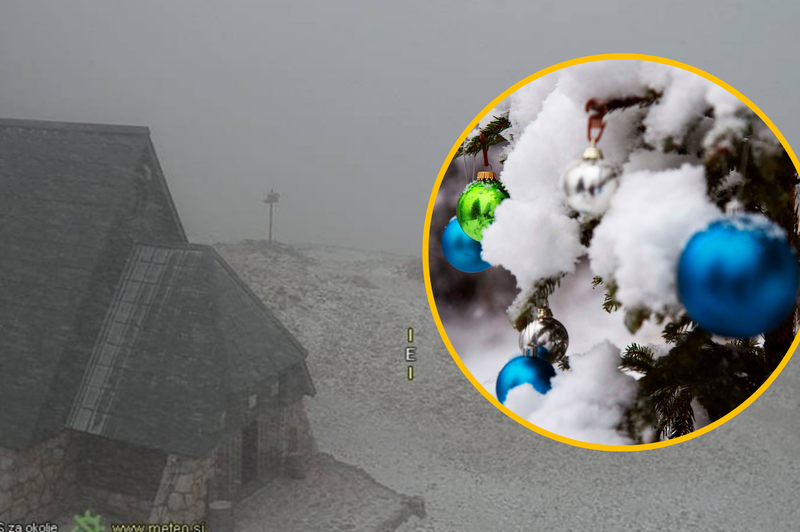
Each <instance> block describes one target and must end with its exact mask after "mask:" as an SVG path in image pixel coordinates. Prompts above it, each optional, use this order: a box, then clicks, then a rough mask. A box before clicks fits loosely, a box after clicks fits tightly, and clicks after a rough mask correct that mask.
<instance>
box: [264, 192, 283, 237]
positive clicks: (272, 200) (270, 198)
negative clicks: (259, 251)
mask: <svg viewBox="0 0 800 532" xmlns="http://www.w3.org/2000/svg"><path fill="white" fill-rule="evenodd" d="M279 197H280V195H279V194H278V193H277V192H275V189H274V188H273V189H270V191H269V194H267V199H265V200H264V203H269V243H270V244H271V243H272V208H273V207H274V206H275V204H276V203H278V198H279Z"/></svg>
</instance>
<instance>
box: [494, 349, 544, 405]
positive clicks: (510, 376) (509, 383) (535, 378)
mask: <svg viewBox="0 0 800 532" xmlns="http://www.w3.org/2000/svg"><path fill="white" fill-rule="evenodd" d="M555 375H556V370H555V368H553V365H552V364H550V363H549V362H547V361H546V360H545V359H543V358H539V357H525V356H519V357H516V358H513V359H511V360H510V361H509V362H508V364H506V365H505V367H504V368H503V369H502V370H501V371H500V375H498V376H497V387H496V388H495V391H496V392H497V398H498V399H499V400H500V402H501V403H503V404H505V402H506V397H508V392H510V391H511V390H512V389H514V388H516V387H517V386H519V385H521V384H530V385H531V386H533V389H534V390H536V391H537V392H539V393H541V394H545V393H547V392H548V391H550V379H552V378H553V377H555Z"/></svg>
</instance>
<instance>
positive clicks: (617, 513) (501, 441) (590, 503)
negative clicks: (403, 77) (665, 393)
mask: <svg viewBox="0 0 800 532" xmlns="http://www.w3.org/2000/svg"><path fill="white" fill-rule="evenodd" d="M217 249H218V250H219V251H220V253H221V254H222V255H223V256H224V257H225V258H226V259H227V260H228V261H229V263H230V264H231V266H233V268H234V269H235V270H237V271H238V272H239V273H240V275H241V276H242V277H243V278H244V280H245V281H246V282H247V283H248V284H249V285H250V286H251V287H252V288H253V290H254V291H255V292H256V293H257V294H258V295H259V296H260V297H262V298H263V300H264V301H265V302H266V303H267V305H268V306H269V307H271V308H272V309H273V310H274V311H275V312H276V314H277V315H278V316H279V318H280V319H281V320H283V322H284V323H285V324H286V325H287V327H288V328H289V329H290V330H291V331H292V332H293V333H294V334H295V335H296V336H297V337H298V338H299V339H300V341H301V342H302V343H303V344H304V345H305V346H306V348H307V349H308V351H309V361H308V362H309V367H310V370H311V373H312V376H313V378H314V381H315V384H316V387H317V396H316V397H314V398H312V399H309V400H308V401H307V408H308V414H309V418H310V422H311V426H312V430H313V432H314V434H315V436H316V439H317V442H318V444H319V448H320V450H321V451H323V452H326V453H329V454H331V455H332V456H334V457H335V458H336V459H338V460H341V461H344V462H346V463H349V464H355V465H357V466H358V467H359V468H362V469H363V470H364V471H366V473H368V474H369V475H370V476H372V477H374V479H375V480H376V481H378V482H379V483H381V484H383V485H384V486H386V487H388V488H389V489H391V490H393V491H395V492H397V493H402V494H407V495H418V496H422V497H423V498H424V499H425V510H426V512H427V517H426V518H425V519H419V518H416V517H412V518H410V519H409V520H408V521H406V522H405V523H404V524H403V525H402V528H401V530H404V531H406V532H410V531H417V532H419V531H439V532H446V531H459V532H463V531H473V530H474V531H485V530H553V531H557V530H575V531H582V530H593V531H606V530H608V531H616V530H641V531H651V530H652V531H657V530H667V529H672V530H703V531H715V530H725V531H732V530H748V531H760V530H764V531H768V530H769V531H772V530H776V531H777V530H794V529H796V526H797V522H798V520H799V519H800V511H799V510H798V506H797V504H796V497H797V492H798V489H800V474H799V473H800V424H798V422H797V421H798V416H797V412H798V406H800V393H798V392H797V388H796V385H797V383H798V381H800V370H798V369H796V368H797V366H798V364H797V363H796V362H797V361H794V362H795V363H792V362H790V363H789V365H788V366H787V368H786V370H784V372H783V374H781V375H780V376H779V378H778V380H777V381H776V383H775V384H774V385H773V386H772V387H771V388H770V389H768V390H767V391H766V392H765V393H764V395H763V396H762V397H761V398H759V400H757V401H756V402H755V403H754V404H753V406H751V407H750V408H748V409H747V410H746V411H745V412H743V413H742V414H740V415H739V416H737V417H736V418H735V419H734V420H732V421H730V422H729V423H727V424H725V425H724V426H722V427H720V428H718V429H715V430H714V431H712V432H710V433H708V434H706V435H703V436H700V437H699V438H697V439H694V440H691V441H689V442H685V443H682V444H679V445H675V446H672V447H668V448H665V449H659V450H654V451H644V452H635V453H627V452H620V453H610V452H601V451H591V450H586V449H580V448H575V447H570V446H567V445H564V444H562V443H559V442H555V441H552V440H549V439H547V438H544V437H542V436H540V435H538V434H536V433H534V432H531V431H530V430H528V429H527V428H525V427H523V426H521V425H519V424H517V423H516V422H514V421H513V420H511V419H509V418H508V417H506V416H505V415H504V414H503V413H502V412H500V411H499V410H497V409H496V408H494V407H493V406H492V405H491V404H490V403H489V402H488V401H486V400H485V399H484V398H483V397H482V396H481V395H480V394H479V393H478V392H477V391H476V390H475V389H474V387H473V386H472V385H471V384H470V383H469V381H468V380H467V379H466V378H465V377H464V375H463V374H462V373H461V371H460V370H459V368H458V367H457V366H456V364H455V363H454V362H453V360H452V358H451V357H450V355H449V353H448V352H447V350H446V348H445V346H444V344H443V342H442V340H441V338H440V336H439V334H438V331H437V329H436V326H435V323H434V321H433V319H432V317H431V313H430V309H429V306H428V302H427V297H426V294H425V288H424V285H423V283H422V278H421V269H420V268H419V267H418V262H419V259H416V261H415V260H414V259H413V258H409V257H405V256H399V255H392V254H388V253H382V252H371V251H360V250H351V249H344V248H335V247H320V246H316V247H297V248H289V247H285V246H273V247H269V246H267V245H266V244H265V243H263V242H243V243H240V244H236V245H220V246H217ZM408 327H413V328H414V330H415V333H416V338H415V341H414V345H416V346H417V349H418V353H417V357H418V361H417V362H416V363H415V369H416V374H415V375H416V376H415V379H414V380H413V381H408V380H407V378H406V362H405V361H404V359H403V355H404V348H405V347H406V345H408V344H407V340H406V329H407V328H408ZM298 497H302V495H301V494H298ZM262 510H263V509H262ZM272 522H273V523H275V521H272ZM355 526H356V527H357V528H355V529H354V530H370V529H369V528H359V526H360V525H359V523H355ZM271 530H284V528H280V526H277V525H276V527H275V528H271ZM285 530H293V529H291V528H287V529H285ZM306 530H313V529H310V528H306Z"/></svg>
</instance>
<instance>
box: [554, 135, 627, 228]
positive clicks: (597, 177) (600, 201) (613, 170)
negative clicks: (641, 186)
mask: <svg viewBox="0 0 800 532" xmlns="http://www.w3.org/2000/svg"><path fill="white" fill-rule="evenodd" d="M619 174H620V171H619V169H618V168H617V167H615V166H613V165H612V164H610V163H608V162H607V161H605V160H604V159H603V154H602V152H601V151H600V150H598V149H597V148H594V147H591V148H587V149H586V151H585V152H584V154H583V159H581V160H580V161H577V162H575V163H573V164H572V165H571V166H569V167H568V168H567V170H566V171H565V172H564V175H562V176H561V188H562V190H563V191H564V195H565V196H566V200H567V204H568V205H569V206H570V207H572V208H573V209H575V210H576V211H578V212H579V213H581V214H583V215H586V216H589V217H596V216H600V215H601V214H603V213H604V212H606V211H607V210H608V207H609V205H610V204H611V197H612V196H613V195H614V193H615V192H616V191H617V187H618V186H619Z"/></svg>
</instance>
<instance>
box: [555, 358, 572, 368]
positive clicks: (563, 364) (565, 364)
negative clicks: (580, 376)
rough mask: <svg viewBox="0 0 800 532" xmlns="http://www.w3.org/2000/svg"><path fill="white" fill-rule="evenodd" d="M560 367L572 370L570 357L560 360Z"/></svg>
mask: <svg viewBox="0 0 800 532" xmlns="http://www.w3.org/2000/svg"><path fill="white" fill-rule="evenodd" d="M558 369H560V370H561V371H570V370H571V369H572V368H570V367H569V358H568V357H564V358H562V359H561V360H559V361H558Z"/></svg>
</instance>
